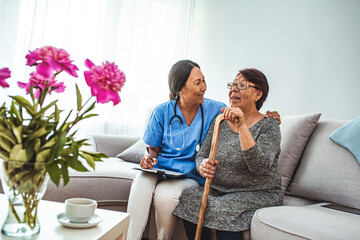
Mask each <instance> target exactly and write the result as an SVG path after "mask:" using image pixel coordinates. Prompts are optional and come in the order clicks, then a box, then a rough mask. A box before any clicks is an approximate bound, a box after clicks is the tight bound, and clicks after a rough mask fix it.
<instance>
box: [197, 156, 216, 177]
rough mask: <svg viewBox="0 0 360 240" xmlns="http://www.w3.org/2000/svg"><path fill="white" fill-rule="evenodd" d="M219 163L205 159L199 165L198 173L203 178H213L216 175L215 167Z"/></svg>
mask: <svg viewBox="0 0 360 240" xmlns="http://www.w3.org/2000/svg"><path fill="white" fill-rule="evenodd" d="M218 164H219V161H217V160H215V162H214V163H212V162H211V161H210V159H209V158H205V159H204V160H203V161H202V162H201V163H200V165H199V173H200V175H201V176H202V177H203V178H210V179H212V178H214V177H215V173H216V166H217V165H218Z"/></svg>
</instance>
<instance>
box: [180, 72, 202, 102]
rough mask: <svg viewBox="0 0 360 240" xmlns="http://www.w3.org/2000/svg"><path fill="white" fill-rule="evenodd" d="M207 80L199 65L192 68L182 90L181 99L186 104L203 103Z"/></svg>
mask: <svg viewBox="0 0 360 240" xmlns="http://www.w3.org/2000/svg"><path fill="white" fill-rule="evenodd" d="M205 91H206V82H205V79H204V75H203V74H202V72H201V70H200V69H199V68H198V67H194V68H193V69H192V70H191V73H190V76H189V78H188V79H187V81H186V83H185V86H184V87H183V88H182V89H181V90H180V92H179V94H180V101H181V102H182V103H185V104H196V105H197V104H201V103H203V102H204V94H205Z"/></svg>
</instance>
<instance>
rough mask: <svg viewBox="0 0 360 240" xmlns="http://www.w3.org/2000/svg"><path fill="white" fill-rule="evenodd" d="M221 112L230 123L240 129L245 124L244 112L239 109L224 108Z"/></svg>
mask: <svg viewBox="0 0 360 240" xmlns="http://www.w3.org/2000/svg"><path fill="white" fill-rule="evenodd" d="M221 111H222V112H223V114H224V118H225V119H226V120H228V121H230V122H231V123H232V124H234V125H235V126H237V128H239V127H240V126H241V125H243V124H245V117H244V113H243V111H241V109H240V108H238V107H227V108H222V109H221Z"/></svg>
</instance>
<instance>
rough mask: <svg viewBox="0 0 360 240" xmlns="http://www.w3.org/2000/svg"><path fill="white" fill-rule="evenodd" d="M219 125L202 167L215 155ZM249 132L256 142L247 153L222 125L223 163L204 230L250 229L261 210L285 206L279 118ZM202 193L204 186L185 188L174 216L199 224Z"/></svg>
mask: <svg viewBox="0 0 360 240" xmlns="http://www.w3.org/2000/svg"><path fill="white" fill-rule="evenodd" d="M214 122H215V121H214ZM214 122H213V123H212V125H211V126H210V128H209V131H208V133H207V135H206V138H205V140H204V143H203V145H202V147H201V150H200V152H199V153H198V155H197V157H196V165H197V168H198V167H199V165H200V163H201V162H202V160H203V159H204V158H208V157H209V155H210V149H211V142H212V136H213V131H214ZM249 130H250V132H251V134H252V136H253V138H254V140H255V142H256V144H255V146H254V147H252V148H250V149H248V150H246V151H243V150H242V149H241V146H240V140H239V134H238V133H236V132H234V131H232V130H231V129H230V127H229V125H228V124H227V122H226V121H224V122H222V124H221V128H220V134H219V143H218V147H217V151H216V157H215V158H216V160H218V161H219V162H220V163H219V165H218V166H217V168H216V175H215V178H214V179H213V180H212V184H211V187H210V194H209V197H208V203H207V208H206V213H205V220H204V227H208V228H213V229H217V230H222V231H232V232H238V231H243V230H246V229H248V228H249V226H250V223H251V218H252V216H253V214H254V212H255V211H256V210H257V209H259V208H262V207H267V206H274V205H281V203H282V199H283V194H282V192H281V177H280V173H279V171H278V158H279V154H280V139H281V137H280V128H279V125H278V123H277V121H276V120H274V119H271V118H263V119H261V120H260V121H258V122H257V123H256V124H255V125H254V126H252V127H251V128H250V129H249ZM202 195H203V186H201V187H196V188H190V189H186V190H185V191H184V192H183V193H182V196H181V198H180V202H179V205H178V206H177V207H176V209H175V211H174V215H176V216H178V217H180V218H183V219H185V220H187V221H190V222H192V223H195V224H196V223H197V222H198V215H199V210H200V207H201V200H202Z"/></svg>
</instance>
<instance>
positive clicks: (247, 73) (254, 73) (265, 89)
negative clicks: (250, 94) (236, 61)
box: [239, 68, 269, 110]
mask: <svg viewBox="0 0 360 240" xmlns="http://www.w3.org/2000/svg"><path fill="white" fill-rule="evenodd" d="M239 74H241V75H243V76H244V78H245V79H246V80H247V81H249V82H252V83H254V84H255V85H256V88H257V89H259V90H260V91H261V92H262V96H261V98H260V99H259V100H258V101H257V102H256V109H257V110H260V108H261V107H262V105H263V103H264V102H265V100H266V98H267V96H268V94H269V84H268V81H267V79H266V76H265V75H264V74H263V73H262V72H260V71H259V70H257V69H255V68H246V69H243V70H240V71H239Z"/></svg>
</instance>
